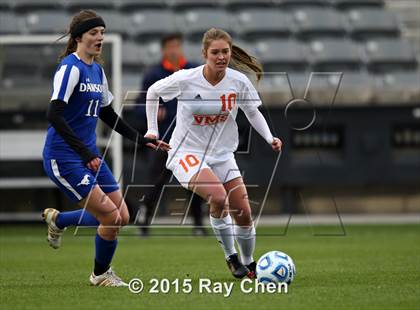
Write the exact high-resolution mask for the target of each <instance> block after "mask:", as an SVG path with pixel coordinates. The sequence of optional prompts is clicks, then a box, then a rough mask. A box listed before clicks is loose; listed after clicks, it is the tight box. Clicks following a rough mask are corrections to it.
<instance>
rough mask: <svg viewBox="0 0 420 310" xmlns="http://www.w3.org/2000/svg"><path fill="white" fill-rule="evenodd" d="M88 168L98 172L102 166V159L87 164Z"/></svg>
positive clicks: (97, 158) (96, 158) (95, 159)
mask: <svg viewBox="0 0 420 310" xmlns="http://www.w3.org/2000/svg"><path fill="white" fill-rule="evenodd" d="M86 166H87V167H88V168H89V169H90V170H93V171H98V169H99V167H100V166H101V159H100V158H99V157H95V158H94V159H92V160H91V161H90V162H88V163H87V164H86Z"/></svg>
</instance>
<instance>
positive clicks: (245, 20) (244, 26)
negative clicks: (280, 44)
mask: <svg viewBox="0 0 420 310" xmlns="http://www.w3.org/2000/svg"><path fill="white" fill-rule="evenodd" d="M235 15H236V19H235V22H234V26H233V29H234V30H235V32H236V33H237V34H238V35H240V36H241V37H242V38H243V39H247V40H255V39H259V38H263V37H277V38H279V37H287V36H290V35H291V33H292V31H293V28H292V20H291V18H290V16H289V15H287V14H286V13H282V12H281V11H280V10H276V9H275V10H273V9H260V8H256V9H247V10H241V11H238V12H237V13H236V14H235Z"/></svg>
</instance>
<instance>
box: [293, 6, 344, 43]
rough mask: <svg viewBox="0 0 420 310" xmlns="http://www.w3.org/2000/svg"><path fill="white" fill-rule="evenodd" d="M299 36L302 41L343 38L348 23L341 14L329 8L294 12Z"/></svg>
mask: <svg viewBox="0 0 420 310" xmlns="http://www.w3.org/2000/svg"><path fill="white" fill-rule="evenodd" d="M293 15H294V19H295V22H296V24H297V36H298V37H299V38H302V39H305V40H307V39H311V38H314V37H320V36H324V37H325V36H327V37H332V36H335V37H342V36H344V35H345V34H346V23H345V19H344V17H343V16H342V14H341V13H339V12H337V11H335V10H332V9H327V8H306V9H299V10H296V11H294V14H293Z"/></svg>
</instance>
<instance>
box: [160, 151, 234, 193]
mask: <svg viewBox="0 0 420 310" xmlns="http://www.w3.org/2000/svg"><path fill="white" fill-rule="evenodd" d="M203 157H204V154H203V153H199V152H190V151H180V150H178V152H176V154H175V152H174V151H169V152H168V160H167V161H166V168H168V169H169V170H171V171H172V173H173V175H174V176H175V178H176V179H177V180H178V182H179V183H180V184H181V185H182V186H183V187H185V188H186V189H188V184H189V182H190V180H191V178H192V177H193V176H194V175H195V174H197V173H198V172H199V171H200V170H201V169H205V168H208V169H211V171H212V172H213V173H214V174H215V175H216V176H217V177H218V178H219V180H220V182H221V183H222V184H224V183H226V182H229V181H231V180H233V179H236V178H237V177H240V176H241V172H240V171H239V168H238V165H237V164H236V160H235V157H234V155H233V153H228V154H223V155H222V156H218V157H212V156H209V155H206V156H205V157H204V159H203Z"/></svg>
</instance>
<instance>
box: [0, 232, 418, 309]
mask: <svg viewBox="0 0 420 310" xmlns="http://www.w3.org/2000/svg"><path fill="white" fill-rule="evenodd" d="M184 231H185V230H184ZM314 231H315V232H317V231H318V232H321V233H327V234H328V233H329V232H331V233H336V232H337V228H336V227H335V228H328V227H317V228H315V230H314V229H311V228H310V227H302V226H300V227H293V226H292V227H290V228H289V230H288V232H287V235H285V236H284V235H283V236H260V237H259V238H258V239H257V250H256V255H257V256H259V255H261V254H263V253H265V252H267V251H270V250H274V249H277V250H282V251H284V252H286V253H288V254H289V255H290V256H292V258H293V259H294V261H295V264H296V267H297V273H298V275H297V278H296V279H295V282H294V283H293V285H292V286H290V287H289V292H288V294H284V293H283V294H267V293H266V294H244V293H242V292H241V291H240V286H239V284H240V282H239V281H234V280H233V279H232V278H231V276H230V274H229V273H228V270H227V268H226V265H225V262H224V260H223V255H222V251H221V249H220V248H219V246H218V244H217V242H216V240H215V239H214V238H213V237H188V236H184V237H182V236H181V237H180V236H177V237H162V236H153V237H149V238H139V237H136V236H134V233H135V230H133V229H131V230H126V231H124V236H123V237H121V238H120V243H119V248H118V250H117V254H116V257H115V259H114V263H113V266H114V268H115V270H116V272H117V273H118V274H119V275H120V276H121V277H122V278H123V279H127V280H129V279H130V278H133V277H138V278H141V279H142V280H143V281H144V282H146V284H145V291H143V292H142V293H140V294H138V295H135V294H132V293H130V292H129V291H128V289H125V288H97V287H90V286H89V285H88V276H89V274H90V271H91V266H92V260H93V258H92V257H93V246H92V245H93V240H92V237H90V236H86V235H87V232H86V231H84V233H83V234H84V235H85V236H74V235H73V234H72V232H73V231H72V230H68V231H67V232H66V235H65V237H64V240H63V246H62V248H61V249H59V250H53V249H51V248H49V247H48V245H47V243H46V241H45V232H46V228H44V227H43V226H31V227H29V226H15V227H12V226H3V227H1V228H0V251H1V252H0V255H1V256H0V265H1V272H0V286H1V287H0V300H1V301H0V303H1V306H0V308H1V309H23V308H27V309H33V308H37V309H80V308H83V309H94V308H96V309H163V308H166V309H287V310H288V309H371V308H377V309H384V308H387V309H397V308H398V309H419V308H420V226H418V225H417V226H415V225H404V226H403V225H390V226H347V227H346V236H314V234H313V232H314ZM280 232H281V230H279V229H278V228H277V229H275V228H261V229H259V230H258V233H259V234H260V235H261V234H267V235H269V234H279V233H280ZM130 234H132V235H131V236H130ZM151 278H158V279H162V278H168V279H170V280H174V279H176V278H179V279H180V280H183V279H187V278H191V279H192V286H193V292H192V293H191V294H183V293H178V294H175V293H174V289H173V290H172V292H171V293H169V294H163V293H161V294H149V293H148V292H147V291H148V290H149V289H150V284H149V283H148V281H149V280H150V279H151ZM199 278H209V279H211V280H212V281H220V282H231V281H234V282H235V283H234V290H233V292H232V294H231V296H230V297H227V298H225V297H223V295H222V294H209V293H206V294H198V287H197V286H198V279H199Z"/></svg>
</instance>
